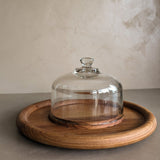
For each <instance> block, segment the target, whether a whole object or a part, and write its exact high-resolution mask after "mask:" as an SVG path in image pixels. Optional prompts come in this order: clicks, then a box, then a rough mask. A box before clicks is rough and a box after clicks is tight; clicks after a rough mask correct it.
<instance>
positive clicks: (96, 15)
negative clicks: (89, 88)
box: [0, 0, 160, 93]
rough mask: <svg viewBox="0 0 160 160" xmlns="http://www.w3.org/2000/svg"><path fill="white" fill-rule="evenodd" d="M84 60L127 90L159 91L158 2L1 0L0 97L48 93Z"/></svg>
mask: <svg viewBox="0 0 160 160" xmlns="http://www.w3.org/2000/svg"><path fill="white" fill-rule="evenodd" d="M83 56H91V57H93V58H95V62H94V66H95V67H98V68H99V69H100V70H101V71H102V72H104V73H108V74H111V75H113V76H115V77H117V79H119V81H121V82H122V84H123V86H124V88H126V89H133V88H134V89H137V88H160V1H159V0H147V1H146V0H0V93H15V92H16V93H17V92H48V91H50V86H51V83H52V81H53V80H55V79H56V78H57V77H58V76H60V75H62V74H64V73H66V72H70V71H73V69H74V68H75V67H79V66H80V63H79V59H80V58H81V57H83Z"/></svg>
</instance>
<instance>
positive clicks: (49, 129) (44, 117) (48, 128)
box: [17, 100, 157, 149]
mask: <svg viewBox="0 0 160 160" xmlns="http://www.w3.org/2000/svg"><path fill="white" fill-rule="evenodd" d="M50 105H51V102H50V100H46V101H42V102H38V103H35V104H33V105H30V106H28V107H26V108H25V109H24V110H22V111H21V112H20V114H19V115H18V117H17V127H18V129H19V130H20V131H21V133H22V134H24V135H25V136H27V137H28V138H30V139H32V140H34V141H37V142H40V143H43V144H48V145H52V146H57V147H63V148H72V149H103V148H114V147H120V146H125V145H129V144H132V143H135V142H138V141H140V140H143V139H145V138H146V137H148V136H149V135H151V134H152V133H153V132H154V130H155V129H156V125H157V123H156V118H155V117H154V115H153V114H152V113H151V112H150V111H148V110H147V109H145V108H144V107H142V106H139V105H137V104H134V103H131V102H126V101H124V118H123V121H122V122H121V123H120V124H118V125H115V126H111V127H106V128H101V129H94V130H90V129H85V128H76V127H70V126H69V127H68V126H63V125H58V124H56V123H53V122H51V121H50V120H49V119H48V115H49V112H50Z"/></svg>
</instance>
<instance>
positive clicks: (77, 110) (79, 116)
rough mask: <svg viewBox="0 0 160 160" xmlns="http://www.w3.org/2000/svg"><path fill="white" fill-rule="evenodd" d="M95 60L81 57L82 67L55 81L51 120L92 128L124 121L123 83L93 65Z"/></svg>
mask: <svg viewBox="0 0 160 160" xmlns="http://www.w3.org/2000/svg"><path fill="white" fill-rule="evenodd" d="M93 61H94V59H93V58H89V57H84V58H81V59H80V62H81V63H82V67H80V68H76V69H75V70H74V72H72V73H68V74H66V75H64V76H62V77H60V78H58V79H57V80H55V81H54V83H53V85H52V93H51V111H50V115H49V117H50V119H51V120H52V121H54V122H56V123H59V124H63V125H67V126H74V127H83V128H89V129H90V128H91V129H92V128H93V129H94V128H102V127H108V126H113V125H116V124H118V123H120V122H121V120H122V117H123V96H122V85H121V84H120V83H119V82H118V81H117V80H116V79H114V78H113V77H111V76H108V75H103V74H102V73H101V72H100V71H99V69H98V68H93V67H92V63H93Z"/></svg>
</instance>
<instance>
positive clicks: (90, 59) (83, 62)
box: [80, 57, 94, 68]
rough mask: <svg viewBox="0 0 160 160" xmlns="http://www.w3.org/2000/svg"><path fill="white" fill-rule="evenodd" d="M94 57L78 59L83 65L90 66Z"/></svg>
mask: <svg viewBox="0 0 160 160" xmlns="http://www.w3.org/2000/svg"><path fill="white" fill-rule="evenodd" d="M93 61H94V59H93V58H90V57H83V58H81V59H80V62H81V64H82V66H83V67H87V68H90V67H91V66H92V64H93Z"/></svg>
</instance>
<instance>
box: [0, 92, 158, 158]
mask: <svg viewBox="0 0 160 160" xmlns="http://www.w3.org/2000/svg"><path fill="white" fill-rule="evenodd" d="M49 98H50V94H49V93H30V94H0V159H2V160H10V159H11V160H22V159H23V160H50V159H54V160H82V159H83V160H116V159H118V160H160V127H159V123H160V89H146V90H125V91H124V100H127V101H131V102H134V103H137V104H139V105H142V106H144V107H146V108H147V109H149V110H150V111H151V112H152V113H153V114H154V115H155V116H156V118H157V122H158V125H157V129H156V131H155V132H154V133H153V134H152V135H151V136H150V137H148V138H147V139H145V140H143V141H140V142H138V143H135V144H132V145H129V146H125V147H120V148H113V149H103V150H71V149H63V148H57V147H52V146H47V145H43V144H40V143H37V142H34V141H31V140H29V139H28V138H26V137H24V136H22V135H21V134H20V133H19V132H18V130H17V127H16V117H17V114H18V113H19V112H20V111H21V110H22V109H23V108H24V107H26V106H27V105H30V104H32V103H35V102H38V101H42V100H45V99H49Z"/></svg>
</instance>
